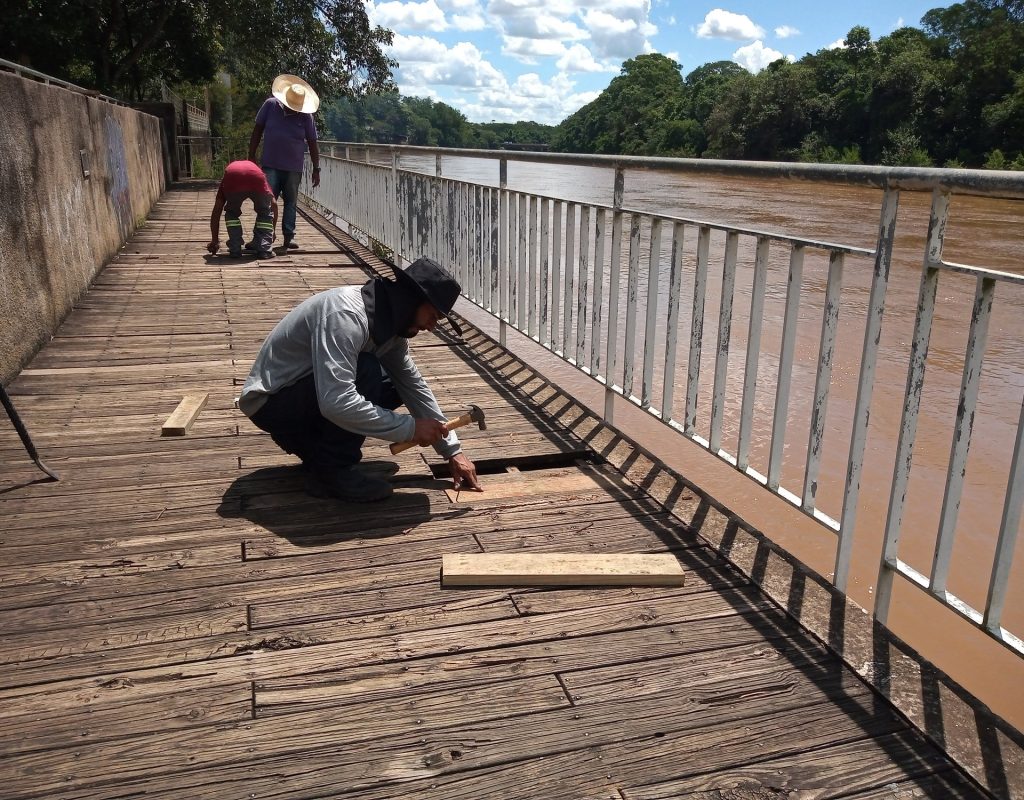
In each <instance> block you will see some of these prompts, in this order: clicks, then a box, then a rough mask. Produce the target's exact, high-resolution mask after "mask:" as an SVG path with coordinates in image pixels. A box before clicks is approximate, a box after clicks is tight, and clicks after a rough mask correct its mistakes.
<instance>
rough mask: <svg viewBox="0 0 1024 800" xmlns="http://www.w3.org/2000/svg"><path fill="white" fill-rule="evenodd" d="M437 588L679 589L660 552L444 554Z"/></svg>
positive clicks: (678, 570) (678, 571)
mask: <svg viewBox="0 0 1024 800" xmlns="http://www.w3.org/2000/svg"><path fill="white" fill-rule="evenodd" d="M442 559H443V561H442V565H441V585H442V586H681V585H682V584H683V580H684V577H685V572H684V571H683V568H682V567H681V566H680V564H679V562H678V561H677V560H676V558H675V557H674V556H673V555H671V554H663V553H645V554H636V553H614V554H600V553H469V554H465V553H450V554H449V553H446V554H444V556H442Z"/></svg>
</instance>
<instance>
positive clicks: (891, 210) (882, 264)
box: [832, 188, 900, 593]
mask: <svg viewBox="0 0 1024 800" xmlns="http://www.w3.org/2000/svg"><path fill="white" fill-rule="evenodd" d="M899 206H900V193H899V190H897V189H891V188H887V189H886V190H885V194H884V195H883V196H882V211H881V218H880V220H879V223H878V242H877V244H876V245H875V266H874V271H873V273H872V277H871V292H870V294H869V298H870V299H869V302H868V319H867V324H866V325H865V326H864V351H863V353H862V354H861V362H860V380H859V382H858V384H857V402H856V404H855V406H854V412H853V433H852V434H851V436H850V460H849V462H848V463H847V467H846V486H845V489H844V491H843V511H842V515H841V516H840V518H839V544H838V546H837V547H836V563H835V573H834V576H833V579H832V581H833V583H834V584H835V586H836V588H837V589H838V590H839V591H841V592H843V593H845V592H846V582H847V580H848V579H849V577H850V554H851V552H852V550H853V533H854V531H853V528H854V524H855V523H856V519H857V499H858V497H859V495H860V474H861V472H862V471H863V469H864V449H865V445H866V444H867V438H868V418H869V412H870V409H871V393H872V390H873V389H874V385H875V366H876V364H877V361H878V342H879V340H880V338H881V336H882V317H883V315H884V314H885V290H886V288H887V287H888V285H889V267H890V266H891V265H892V244H893V239H894V238H895V236H896V212H897V211H899Z"/></svg>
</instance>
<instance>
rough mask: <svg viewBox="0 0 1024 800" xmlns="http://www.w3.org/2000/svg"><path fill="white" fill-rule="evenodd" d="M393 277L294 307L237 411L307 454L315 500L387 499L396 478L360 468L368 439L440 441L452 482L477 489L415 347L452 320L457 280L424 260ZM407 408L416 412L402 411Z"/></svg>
mask: <svg viewBox="0 0 1024 800" xmlns="http://www.w3.org/2000/svg"><path fill="white" fill-rule="evenodd" d="M393 269H394V271H395V278H396V280H394V281H390V280H387V279H386V278H375V279H373V280H370V281H368V282H367V283H366V284H364V285H363V286H362V287H359V286H345V287H340V288H336V289H328V290H327V291H326V292H321V293H320V294H316V295H314V296H313V297H310V298H309V299H307V300H305V301H303V302H302V303H300V304H299V305H298V306H296V307H295V308H294V309H292V310H291V311H290V312H289V313H288V314H287V315H286V316H285V317H284V319H282V320H281V321H280V322H279V323H278V324H277V326H276V327H275V328H274V329H273V330H272V331H271V332H270V335H269V336H268V337H267V339H266V341H265V342H264V343H263V346H262V347H261V348H260V352H259V355H257V357H256V363H255V364H253V367H252V370H251V371H250V372H249V377H248V378H247V379H246V381H245V385H244V386H243V387H242V394H241V397H240V398H239V400H238V407H239V408H240V409H241V410H242V411H243V412H244V413H245V415H246V416H248V417H249V418H250V419H251V420H252V421H253V423H254V424H255V425H256V426H257V427H259V428H261V429H262V430H264V431H266V432H267V433H269V434H270V435H271V437H272V438H273V440H274V441H275V442H276V443H277V445H278V446H279V447H280V448H281V449H282V450H284V451H285V452H287V453H294V454H295V455H297V456H298V457H299V458H301V459H302V462H303V464H304V465H305V467H306V469H307V470H308V472H309V476H308V479H307V484H306V488H307V491H308V492H309V493H310V494H313V495H315V496H317V497H324V496H331V497H337V498H340V499H342V500H348V501H353V502H368V501H373V500H382V499H384V498H386V497H388V496H389V495H390V494H391V492H392V489H391V484H390V483H388V482H387V481H385V480H381V479H380V478H375V477H373V476H370V475H367V474H366V473H365V472H363V471H361V470H359V469H358V467H357V466H356V465H357V464H358V463H359V461H360V459H361V458H362V446H363V442H364V441H365V439H366V437H367V436H373V437H376V438H378V439H385V440H387V441H390V442H407V441H415V442H416V443H417V444H419V445H423V446H426V445H433V446H434V449H435V450H436V451H437V452H438V453H439V454H440V455H441V456H443V457H445V458H447V459H448V461H449V465H450V467H451V473H452V478H453V479H454V482H455V487H456V488H460V487H465V488H470V489H477V490H479V489H480V483H479V481H478V479H477V474H476V467H475V466H474V465H473V462H472V461H470V460H469V459H468V458H467V457H466V456H465V455H464V454H463V453H462V448H461V446H460V444H459V440H458V438H457V437H456V435H455V434H454V433H451V432H448V431H447V430H446V429H445V416H444V414H443V413H442V412H441V409H440V408H439V407H438V404H437V400H436V399H435V398H434V393H433V392H432V391H431V390H430V387H428V386H427V384H426V382H425V381H424V380H423V376H422V375H420V372H419V370H418V369H417V367H416V364H415V363H413V360H412V356H411V355H410V353H409V341H408V340H409V339H411V338H412V337H413V336H415V335H416V334H417V333H419V332H420V331H430V330H433V328H434V326H435V325H436V324H437V322H438V321H439V320H440V319H441V318H442V317H443V318H445V319H447V320H448V321H449V323H450V324H451V325H452V327H454V328H455V330H456V331H457V332H458V333H459V334H461V333H462V331H461V329H460V328H459V326H458V324H457V323H456V322H455V320H454V319H453V318H452V316H451V313H450V312H451V310H452V307H453V306H454V305H455V301H456V300H457V299H458V297H459V294H460V292H461V288H460V287H459V284H458V283H457V282H456V281H455V279H454V278H452V276H451V275H450V274H448V272H446V271H445V270H444V269H443V268H442V267H441V266H440V265H439V264H438V263H437V262H436V261H433V260H431V259H429V258H420V259H418V260H417V261H415V262H413V263H412V264H410V265H409V267H408V269H405V270H402V269H399V268H398V267H393ZM402 404H404V405H405V406H406V407H407V408H408V410H409V411H410V412H411V413H410V414H403V413H398V412H396V411H395V409H396V408H398V407H399V406H400V405H402Z"/></svg>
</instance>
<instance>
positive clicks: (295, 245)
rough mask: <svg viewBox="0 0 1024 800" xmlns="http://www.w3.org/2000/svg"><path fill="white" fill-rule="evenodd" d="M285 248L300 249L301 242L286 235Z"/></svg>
mask: <svg viewBox="0 0 1024 800" xmlns="http://www.w3.org/2000/svg"><path fill="white" fill-rule="evenodd" d="M284 249H285V250H298V249H299V244H298V242H296V241H294V240H293V239H292V237H291V236H285V237H284Z"/></svg>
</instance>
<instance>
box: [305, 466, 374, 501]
mask: <svg viewBox="0 0 1024 800" xmlns="http://www.w3.org/2000/svg"><path fill="white" fill-rule="evenodd" d="M306 493H307V494H311V495H312V496H313V497H335V498H337V499H338V500H346V501H348V502H350V503H372V502H375V501H377V500H384V499H386V498H388V497H390V496H391V495H392V494H393V493H394V489H393V488H392V487H391V484H390V483H388V482H387V481H384V480H381V479H380V478H372V477H370V476H369V475H367V474H366V473H365V472H363V471H362V470H360V469H357V468H356V467H341V468H340V469H335V470H332V471H329V472H327V471H323V470H321V471H318V472H313V473H311V474H310V475H309V476H308V477H307V478H306Z"/></svg>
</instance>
